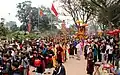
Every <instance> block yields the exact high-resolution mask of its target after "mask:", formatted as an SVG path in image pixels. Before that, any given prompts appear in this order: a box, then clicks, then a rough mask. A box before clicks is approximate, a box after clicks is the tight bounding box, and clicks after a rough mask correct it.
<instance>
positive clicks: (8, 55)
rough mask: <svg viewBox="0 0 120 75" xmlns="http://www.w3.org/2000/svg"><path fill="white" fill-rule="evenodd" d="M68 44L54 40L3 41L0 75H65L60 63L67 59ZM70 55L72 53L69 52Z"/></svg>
mask: <svg viewBox="0 0 120 75" xmlns="http://www.w3.org/2000/svg"><path fill="white" fill-rule="evenodd" d="M69 49H70V42H69V41H67V42H59V41H58V42H54V39H49V40H47V39H32V40H30V39H29V40H28V39H27V40H22V41H18V40H12V41H8V40H4V42H0V75H1V74H2V75H31V74H30V73H29V69H30V67H31V66H33V67H35V70H33V72H35V73H36V74H39V75H44V74H50V73H52V68H55V70H54V71H53V75H66V72H65V68H64V66H63V65H62V63H64V62H66V61H67V60H68V59H69V52H70V50H69ZM71 54H72V52H71Z"/></svg>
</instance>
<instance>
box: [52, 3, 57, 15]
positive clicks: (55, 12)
mask: <svg viewBox="0 0 120 75" xmlns="http://www.w3.org/2000/svg"><path fill="white" fill-rule="evenodd" d="M51 10H52V11H53V12H54V14H55V16H58V12H57V11H56V9H55V7H54V4H52V7H51Z"/></svg>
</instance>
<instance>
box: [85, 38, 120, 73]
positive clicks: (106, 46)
mask: <svg viewBox="0 0 120 75" xmlns="http://www.w3.org/2000/svg"><path fill="white" fill-rule="evenodd" d="M85 42H86V43H85V45H84V57H85V59H86V60H87V73H88V74H90V75H93V73H94V67H95V66H96V65H99V66H101V65H105V64H108V65H112V66H111V67H109V69H110V73H112V74H113V75H119V74H120V70H119V67H120V66H119V60H120V50H119V41H118V39H117V38H114V37H110V36H106V37H92V38H89V39H87V40H86V41H85ZM98 62H100V63H101V64H97V63H98ZM105 68H106V67H103V69H105ZM106 69H108V68H106ZM102 71H103V70H102ZM99 75H101V74H99Z"/></svg>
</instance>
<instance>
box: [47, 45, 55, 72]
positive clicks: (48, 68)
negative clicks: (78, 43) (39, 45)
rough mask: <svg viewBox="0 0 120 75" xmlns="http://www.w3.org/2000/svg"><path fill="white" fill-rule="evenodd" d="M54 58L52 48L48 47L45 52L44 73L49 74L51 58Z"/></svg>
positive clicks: (51, 65)
mask: <svg viewBox="0 0 120 75" xmlns="http://www.w3.org/2000/svg"><path fill="white" fill-rule="evenodd" d="M53 56H54V52H53V50H52V46H51V45H48V50H47V51H46V60H47V63H46V72H48V74H50V73H51V68H53V60H52V57H53Z"/></svg>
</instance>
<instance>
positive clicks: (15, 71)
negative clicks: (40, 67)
mask: <svg viewBox="0 0 120 75" xmlns="http://www.w3.org/2000/svg"><path fill="white" fill-rule="evenodd" d="M11 67H12V75H20V72H19V69H18V67H19V63H18V62H13V64H12V65H11Z"/></svg>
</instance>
